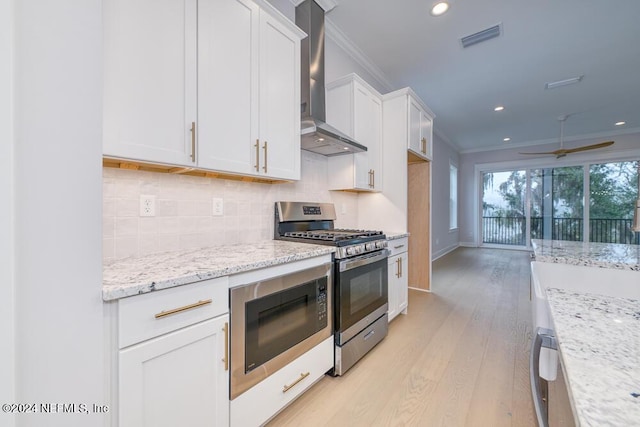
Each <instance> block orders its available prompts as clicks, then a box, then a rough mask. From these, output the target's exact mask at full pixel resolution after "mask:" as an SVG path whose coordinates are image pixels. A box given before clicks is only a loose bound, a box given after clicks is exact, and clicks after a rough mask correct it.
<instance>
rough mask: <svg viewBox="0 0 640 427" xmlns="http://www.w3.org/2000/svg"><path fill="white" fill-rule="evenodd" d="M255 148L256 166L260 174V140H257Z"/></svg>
mask: <svg viewBox="0 0 640 427" xmlns="http://www.w3.org/2000/svg"><path fill="white" fill-rule="evenodd" d="M254 147H256V165H255V166H254V167H255V168H256V172H260V140H259V139H256V145H254Z"/></svg>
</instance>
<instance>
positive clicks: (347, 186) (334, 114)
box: [327, 74, 382, 191]
mask: <svg viewBox="0 0 640 427" xmlns="http://www.w3.org/2000/svg"><path fill="white" fill-rule="evenodd" d="M328 87H329V88H328V91H327V122H328V123H329V124H330V125H333V126H335V127H336V128H337V129H340V130H341V131H342V132H344V133H346V134H347V135H350V136H351V137H353V138H354V139H355V140H356V142H358V143H360V144H362V145H364V146H365V147H367V151H366V152H363V153H355V154H353V155H348V154H347V155H342V156H335V157H330V158H329V174H330V177H329V180H330V182H329V185H330V187H331V189H334V190H354V189H355V190H364V191H381V190H382V100H381V97H380V95H379V94H378V93H377V92H375V90H373V89H372V88H369V87H368V86H367V85H365V83H364V82H362V81H361V79H360V78H359V77H358V76H356V75H355V74H351V75H349V76H347V77H344V78H342V79H340V80H338V81H336V82H333V83H332V84H330V85H328Z"/></svg>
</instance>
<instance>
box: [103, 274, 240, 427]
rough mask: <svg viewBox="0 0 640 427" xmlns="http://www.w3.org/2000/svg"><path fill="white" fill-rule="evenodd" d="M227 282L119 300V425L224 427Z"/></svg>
mask: <svg viewBox="0 0 640 427" xmlns="http://www.w3.org/2000/svg"><path fill="white" fill-rule="evenodd" d="M228 283H229V280H228V277H220V278H216V279H211V280H205V281H202V282H198V283H193V284H190V285H184V286H177V287H175V288H171V289H165V290H160V291H155V292H150V293H147V294H144V295H137V296H132V297H128V298H122V299H120V300H118V302H117V322H113V323H112V325H113V326H112V331H113V332H112V334H113V336H117V343H118V349H117V350H116V351H117V355H115V364H114V369H115V372H114V375H113V376H112V378H113V379H112V381H116V384H117V386H116V387H115V389H116V390H117V408H118V416H117V420H118V423H117V425H118V426H119V427H163V426H167V427H169V426H190V427H191V426H194V427H197V426H228V425H229V370H228V367H229V358H228V348H229V345H228V344H229V336H228V332H229V308H228ZM111 307H113V306H111ZM113 421H115V419H114V420H113Z"/></svg>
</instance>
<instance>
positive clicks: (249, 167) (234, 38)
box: [198, 0, 260, 174]
mask: <svg viewBox="0 0 640 427" xmlns="http://www.w3.org/2000/svg"><path fill="white" fill-rule="evenodd" d="M259 19H260V8H259V7H258V6H257V5H256V4H255V3H253V2H252V1H250V0H224V1H221V0H213V1H211V0H209V1H201V2H200V3H199V5H198V166H199V167H201V168H205V169H214V170H221V171H228V172H236V173H240V174H256V173H258V171H257V170H256V169H255V167H253V165H255V162H256V157H255V149H253V148H252V144H255V143H256V140H257V138H258V95H257V93H258V37H259V34H258V31H257V29H258V28H259Z"/></svg>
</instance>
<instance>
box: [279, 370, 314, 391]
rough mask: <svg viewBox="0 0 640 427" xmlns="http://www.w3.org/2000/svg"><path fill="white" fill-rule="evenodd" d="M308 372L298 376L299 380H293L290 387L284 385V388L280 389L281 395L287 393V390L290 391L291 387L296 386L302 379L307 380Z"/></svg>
mask: <svg viewBox="0 0 640 427" xmlns="http://www.w3.org/2000/svg"><path fill="white" fill-rule="evenodd" d="M309 374H310V372H307V373H306V374H300V378H298V379H297V380H295V381H294V382H292V383H291V385H285V386H284V388H283V389H282V392H283V393H286V392H288V391H289V390H291V389H292V388H293V387H295V386H296V384H298V383H299V382H300V381H302V380H303V379H305V378H307V377H308V376H309Z"/></svg>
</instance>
